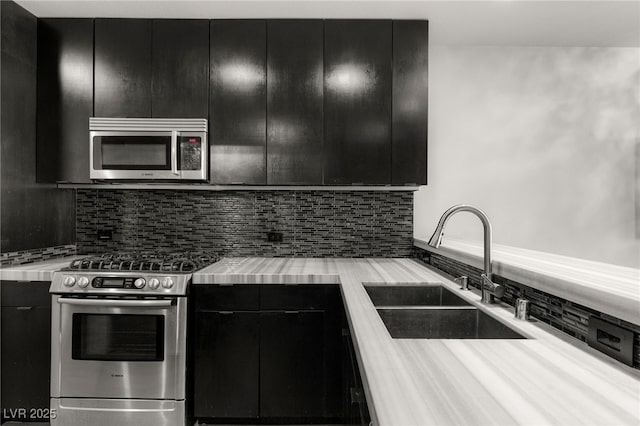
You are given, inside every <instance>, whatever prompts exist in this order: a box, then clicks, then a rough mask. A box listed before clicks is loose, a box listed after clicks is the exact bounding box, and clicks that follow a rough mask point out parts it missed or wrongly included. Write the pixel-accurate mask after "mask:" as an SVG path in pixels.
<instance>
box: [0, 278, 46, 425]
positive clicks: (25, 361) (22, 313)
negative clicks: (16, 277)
mask: <svg viewBox="0 0 640 426" xmlns="http://www.w3.org/2000/svg"><path fill="white" fill-rule="evenodd" d="M49 285H50V283H49V282H14V281H3V282H2V283H0V291H1V292H2V296H1V299H2V307H1V308H0V309H1V310H2V315H1V316H2V318H1V319H0V321H1V336H2V337H1V339H2V341H1V342H0V344H1V353H0V357H1V359H0V365H1V371H0V373H1V376H0V380H1V382H2V385H1V387H2V389H1V392H2V394H1V395H2V404H1V405H2V407H1V410H0V412H1V413H2V420H3V421H4V420H18V421H34V422H37V421H48V419H47V418H44V417H43V414H42V413H45V412H48V408H49V383H50V376H51V360H50V353H51V349H50V347H51V299H50V297H49Z"/></svg>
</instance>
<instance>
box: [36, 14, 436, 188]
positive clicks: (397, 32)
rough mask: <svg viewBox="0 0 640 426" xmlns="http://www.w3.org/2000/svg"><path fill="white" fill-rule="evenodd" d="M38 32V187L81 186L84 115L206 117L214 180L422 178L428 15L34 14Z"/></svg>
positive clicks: (382, 181)
mask: <svg viewBox="0 0 640 426" xmlns="http://www.w3.org/2000/svg"><path fill="white" fill-rule="evenodd" d="M39 28H40V30H39V38H38V39H39V40H38V41H39V46H40V48H39V49H38V51H39V59H38V64H39V65H38V71H39V73H38V82H39V83H38V152H39V154H38V177H39V179H40V180H42V181H73V182H87V181H88V173H89V171H88V158H89V157H88V143H87V140H88V131H87V118H88V117H89V116H90V115H94V116H98V117H168V118H198V117H209V123H210V124H209V145H210V152H209V155H210V162H209V167H210V181H211V183H214V184H222V185H225V184H245V185H303V184H304V185H321V184H324V185H342V184H346V185H350V184H372V185H389V184H393V185H406V184H413V185H415V184H425V183H426V179H427V172H426V169H427V167H426V161H427V89H428V86H427V66H428V22H427V21H408V20H407V21H403V20H400V21H398V20H396V21H392V20H260V19H252V20H233V19H226V20H212V21H207V20H161V19H159V20H149V19H95V21H94V20H87V19H43V20H40V23H39ZM94 33H95V37H94V35H93V34H94ZM94 59H95V60H94ZM94 63H95V65H94ZM92 72H93V75H92Z"/></svg>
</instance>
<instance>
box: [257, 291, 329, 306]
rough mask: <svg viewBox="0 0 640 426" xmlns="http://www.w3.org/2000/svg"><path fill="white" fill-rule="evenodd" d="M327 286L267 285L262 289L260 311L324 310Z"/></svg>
mask: <svg viewBox="0 0 640 426" xmlns="http://www.w3.org/2000/svg"><path fill="white" fill-rule="evenodd" d="M327 287H328V286H326V285H318V284H314V285H265V286H262V287H261V288H260V310H262V311H274V310H285V311H298V310H323V309H325V307H326V291H327Z"/></svg>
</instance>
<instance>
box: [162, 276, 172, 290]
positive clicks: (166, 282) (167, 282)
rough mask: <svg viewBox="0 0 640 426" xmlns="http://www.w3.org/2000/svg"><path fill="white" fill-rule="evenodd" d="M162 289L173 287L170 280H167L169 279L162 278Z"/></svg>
mask: <svg viewBox="0 0 640 426" xmlns="http://www.w3.org/2000/svg"><path fill="white" fill-rule="evenodd" d="M162 287H164V288H167V289H169V288H171V287H173V280H172V279H171V278H169V277H167V278H164V279H163V280H162Z"/></svg>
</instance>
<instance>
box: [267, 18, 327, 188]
mask: <svg viewBox="0 0 640 426" xmlns="http://www.w3.org/2000/svg"><path fill="white" fill-rule="evenodd" d="M323 27H324V24H323V21H321V20H270V21H268V23H267V40H268V41H267V183H268V184H269V185H287V184H289V185H299V184H322V161H321V159H322V148H323V115H322V114H323V102H322V99H323V52H322V48H323Z"/></svg>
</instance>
